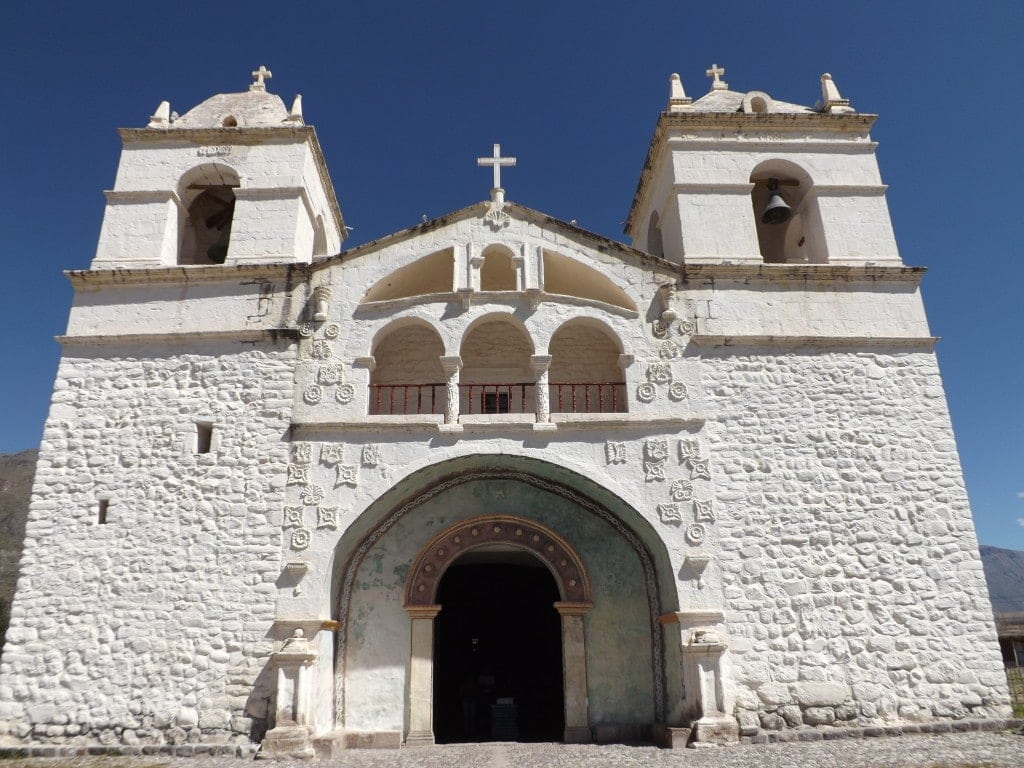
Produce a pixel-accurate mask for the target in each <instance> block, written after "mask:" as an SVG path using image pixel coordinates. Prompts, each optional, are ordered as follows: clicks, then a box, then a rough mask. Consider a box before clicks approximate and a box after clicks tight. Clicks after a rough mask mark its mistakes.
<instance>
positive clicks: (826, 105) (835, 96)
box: [821, 72, 854, 115]
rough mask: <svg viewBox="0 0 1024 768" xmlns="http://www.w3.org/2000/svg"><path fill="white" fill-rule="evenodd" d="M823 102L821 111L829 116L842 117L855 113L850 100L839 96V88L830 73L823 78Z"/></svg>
mask: <svg viewBox="0 0 1024 768" xmlns="http://www.w3.org/2000/svg"><path fill="white" fill-rule="evenodd" d="M821 102H822V108H821V111H822V112H827V113H829V114H833V115H842V114H849V113H851V112H853V111H854V109H853V107H851V106H850V100H849V99H844V98H843V97H842V96H840V95H839V88H838V87H837V86H836V83H835V81H834V80H833V79H832V75H830V74H829V73H828V72H826V73H825V74H823V75H822V76H821Z"/></svg>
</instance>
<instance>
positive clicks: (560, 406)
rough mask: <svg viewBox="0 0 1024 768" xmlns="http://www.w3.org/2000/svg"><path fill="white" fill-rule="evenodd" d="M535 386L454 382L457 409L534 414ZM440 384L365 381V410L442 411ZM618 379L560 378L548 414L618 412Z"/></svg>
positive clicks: (621, 402) (621, 403) (621, 390)
mask: <svg viewBox="0 0 1024 768" xmlns="http://www.w3.org/2000/svg"><path fill="white" fill-rule="evenodd" d="M536 388H537V385H536V384H534V383H532V382H510V383H505V384H460V385H459V413H460V414H488V413H534V412H535V411H536V409H537V402H536V396H535V395H536ZM446 398H447V394H446V391H445V384H443V383H430V384H371V385H370V413H371V414H374V415H415V414H424V413H437V414H443V413H444V411H445V403H446ZM627 402H628V401H627V398H626V385H625V383H624V382H614V383H594V382H561V383H557V384H549V385H548V404H549V408H550V410H551V412H552V413H623V412H625V411H626V403H627Z"/></svg>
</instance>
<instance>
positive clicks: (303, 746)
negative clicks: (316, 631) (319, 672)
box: [261, 629, 316, 758]
mask: <svg viewBox="0 0 1024 768" xmlns="http://www.w3.org/2000/svg"><path fill="white" fill-rule="evenodd" d="M315 662H316V651H315V650H313V646H312V645H310V643H309V640H307V639H306V638H305V636H304V635H303V632H302V630H301V629H296V630H295V632H294V634H293V635H292V636H291V637H290V638H288V639H287V640H285V642H284V645H283V646H281V650H279V651H278V652H277V653H275V654H274V655H273V657H272V658H271V663H272V664H274V665H275V666H276V667H277V691H276V697H275V698H276V703H275V707H274V710H275V718H274V728H273V729H272V730H271V731H269V732H268V733H267V735H266V736H265V737H264V739H263V745H262V749H261V752H262V754H264V755H266V756H268V757H303V758H305V757H313V744H312V741H311V737H312V733H313V728H312V726H313V708H312V706H311V702H310V701H309V698H310V685H311V683H312V681H311V679H310V677H311V675H312V672H313V664H314V663H315Z"/></svg>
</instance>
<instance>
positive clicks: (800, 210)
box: [750, 159, 828, 264]
mask: <svg viewBox="0 0 1024 768" xmlns="http://www.w3.org/2000/svg"><path fill="white" fill-rule="evenodd" d="M750 181H751V183H752V184H753V185H754V187H753V190H752V191H751V193H750V200H751V205H752V206H753V210H754V224H755V226H756V228H757V242H758V246H759V248H760V251H761V258H762V259H764V261H765V263H766V264H825V263H827V262H828V253H827V250H826V247H825V236H824V231H823V227H822V221H821V213H820V211H819V210H818V201H817V198H816V197H815V195H814V194H813V189H814V183H813V181H812V179H811V177H810V174H808V173H807V171H805V170H804V169H803V168H801V167H800V166H799V165H797V164H796V163H792V162H790V161H788V160H781V159H774V160H766V161H765V162H763V163H761V164H759V165H758V166H757V167H755V168H754V170H753V171H752V172H751V174H750ZM773 185H774V186H775V187H776V189H775V192H776V193H777V194H778V195H779V196H780V197H782V199H783V200H784V201H785V202H786V204H787V205H788V206H789V207H790V209H791V211H792V215H791V216H790V218H789V220H788V221H785V222H782V223H777V224H771V223H766V222H764V221H762V215H763V213H764V210H765V207H766V206H767V204H768V201H769V199H770V197H771V195H772V189H771V188H772V186H773Z"/></svg>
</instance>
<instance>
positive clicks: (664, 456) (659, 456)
mask: <svg viewBox="0 0 1024 768" xmlns="http://www.w3.org/2000/svg"><path fill="white" fill-rule="evenodd" d="M644 458H645V459H647V460H648V461H657V462H665V461H667V460H668V440H666V439H665V438H651V439H650V440H645V441H644Z"/></svg>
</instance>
